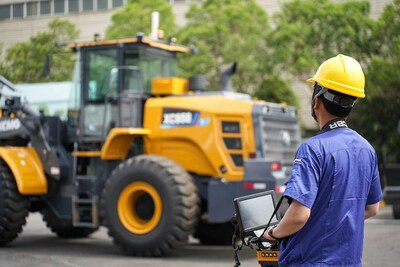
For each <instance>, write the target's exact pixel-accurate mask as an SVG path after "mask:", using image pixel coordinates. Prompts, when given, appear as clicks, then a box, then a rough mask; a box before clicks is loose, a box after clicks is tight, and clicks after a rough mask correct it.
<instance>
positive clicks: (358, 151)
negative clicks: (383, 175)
mask: <svg viewBox="0 0 400 267" xmlns="http://www.w3.org/2000/svg"><path fill="white" fill-rule="evenodd" d="M284 196H286V197H287V198H289V199H295V200H297V201H298V202H300V203H301V204H303V205H305V206H307V207H309V208H310V209H311V214H310V217H309V219H308V221H307V223H306V224H305V225H304V227H303V228H302V229H301V230H300V231H298V232H297V233H295V234H294V235H292V236H290V237H288V238H286V240H284V241H283V242H282V243H281V247H280V255H279V266H360V267H361V264H362V262H361V257H362V250H363V239H364V211H365V206H366V205H370V204H375V203H377V202H379V201H380V200H381V198H382V190H381V186H380V179H379V173H378V166H377V157H376V153H375V150H374V149H373V148H372V146H371V145H370V144H369V143H368V142H367V141H366V140H365V139H364V138H363V137H361V136H360V135H359V134H357V133H356V132H355V131H353V130H351V129H349V128H337V129H334V130H331V131H328V132H325V133H321V134H319V135H317V136H314V137H312V138H310V139H309V140H307V141H306V142H305V143H303V144H302V145H301V146H300V148H299V149H298V151H297V154H296V158H295V161H294V164H293V170H292V174H291V177H290V178H289V181H288V183H287V187H286V190H285V192H284Z"/></svg>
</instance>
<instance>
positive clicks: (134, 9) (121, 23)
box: [106, 0, 176, 38]
mask: <svg viewBox="0 0 400 267" xmlns="http://www.w3.org/2000/svg"><path fill="white" fill-rule="evenodd" d="M153 11H158V12H159V13H160V29H161V30H163V31H164V35H165V36H172V35H173V33H174V30H175V27H176V26H175V21H174V19H175V18H174V14H173V12H172V8H171V5H170V4H168V3H167V1H165V0H152V1H148V0H129V2H128V3H127V4H126V5H125V6H124V7H123V8H122V9H121V10H119V11H117V12H115V13H114V14H113V16H112V23H111V25H110V26H109V27H108V29H107V32H106V38H118V37H126V36H136V34H137V33H138V32H143V33H145V34H146V35H149V34H150V32H151V13H152V12H153Z"/></svg>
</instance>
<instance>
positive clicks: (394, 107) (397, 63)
mask: <svg viewBox="0 0 400 267" xmlns="http://www.w3.org/2000/svg"><path fill="white" fill-rule="evenodd" d="M371 43H373V44H375V45H374V47H375V51H374V55H373V56H372V58H371V60H370V64H369V66H368V69H367V75H366V99H363V100H361V101H360V103H358V104H357V105H356V107H355V110H354V113H355V114H353V116H352V118H353V119H352V120H351V121H350V122H351V125H352V126H353V127H354V128H355V129H356V130H358V131H359V132H360V133H361V134H362V135H364V136H365V137H366V138H367V139H368V140H369V141H370V142H371V143H372V145H373V146H374V147H375V149H376V150H377V152H378V154H379V155H380V156H381V157H380V161H385V162H400V150H399V147H400V134H399V132H398V129H399V128H398V127H399V121H400V108H399V107H400V0H395V1H394V3H393V4H390V5H388V6H387V7H386V8H385V10H384V12H383V13H382V15H381V16H380V18H379V19H378V21H377V22H376V25H375V27H374V30H373V34H372V39H371ZM376 44H379V46H378V45H376Z"/></svg>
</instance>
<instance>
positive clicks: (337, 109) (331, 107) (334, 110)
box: [319, 90, 356, 118]
mask: <svg viewBox="0 0 400 267" xmlns="http://www.w3.org/2000/svg"><path fill="white" fill-rule="evenodd" d="M328 92H329V93H331V94H334V95H337V96H340V97H342V99H349V101H354V100H356V98H355V97H352V96H348V95H345V94H342V93H339V92H336V91H333V90H328ZM319 97H320V98H321V100H322V103H324V106H325V108H326V110H327V111H328V112H329V113H330V114H332V115H334V116H338V117H341V118H345V117H347V116H348V115H349V114H350V112H351V110H352V109H353V107H346V108H345V107H342V106H340V105H337V104H335V103H333V102H331V101H329V100H327V99H326V98H325V97H324V95H321V96H319Z"/></svg>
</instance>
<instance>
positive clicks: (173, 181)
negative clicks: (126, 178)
mask: <svg viewBox="0 0 400 267" xmlns="http://www.w3.org/2000/svg"><path fill="white" fill-rule="evenodd" d="M137 166H140V167H141V168H143V169H147V170H156V171H158V172H159V173H162V176H163V179H165V183H166V185H167V186H168V187H169V190H170V192H173V194H172V197H173V198H174V201H173V202H174V203H178V204H177V206H176V207H175V211H176V212H175V214H174V216H175V217H174V223H173V227H170V228H169V230H168V231H169V232H168V235H167V237H166V238H165V239H164V240H160V242H158V245H157V246H154V247H152V248H150V249H138V248H134V247H128V246H127V245H125V244H124V242H121V241H120V240H119V237H118V236H117V235H115V234H114V232H113V230H112V229H110V228H109V223H108V218H107V216H106V211H105V209H106V208H105V205H106V203H105V202H106V198H107V195H109V193H108V189H107V188H108V186H109V185H110V184H111V183H113V182H114V181H113V179H115V178H116V177H118V175H119V172H121V171H123V170H125V169H130V168H136V167H137ZM199 203H200V200H199V197H198V192H197V187H196V186H195V184H194V182H193V180H192V177H191V176H190V175H189V174H188V173H187V172H186V171H185V170H184V169H182V168H181V167H180V166H179V165H177V164H176V163H174V162H173V161H171V160H169V159H167V158H164V157H161V156H156V155H140V156H136V157H134V158H129V159H128V160H126V161H124V162H122V163H121V164H120V165H119V166H118V167H117V168H116V169H115V170H114V171H113V172H112V174H111V177H110V179H108V180H107V182H106V185H105V186H104V189H103V194H102V199H101V207H102V209H101V215H102V216H101V217H102V218H103V224H104V225H105V226H106V227H108V228H109V231H108V234H109V236H110V237H111V238H112V239H113V241H114V243H115V244H116V245H118V246H120V247H121V248H122V249H123V250H124V251H125V252H127V253H128V254H130V255H134V256H144V257H152V256H162V255H166V254H169V253H171V252H172V251H173V250H175V249H177V248H179V247H181V246H182V245H184V244H185V243H186V242H187V240H188V237H189V235H190V234H191V233H192V232H193V231H194V228H195V226H196V224H197V221H198V217H199V216H198V214H199V211H200V208H199Z"/></svg>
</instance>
